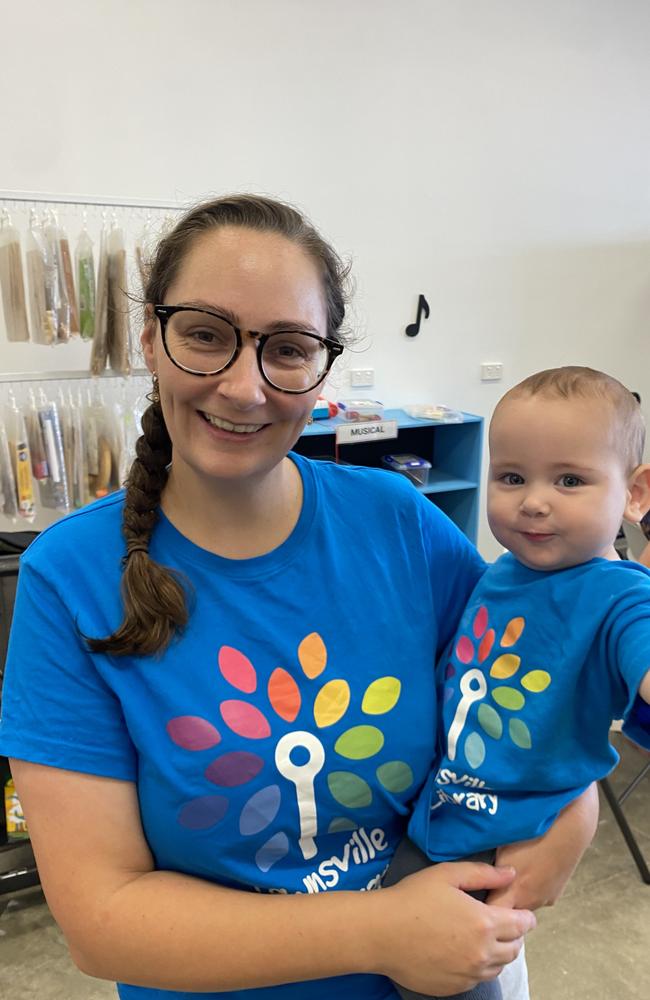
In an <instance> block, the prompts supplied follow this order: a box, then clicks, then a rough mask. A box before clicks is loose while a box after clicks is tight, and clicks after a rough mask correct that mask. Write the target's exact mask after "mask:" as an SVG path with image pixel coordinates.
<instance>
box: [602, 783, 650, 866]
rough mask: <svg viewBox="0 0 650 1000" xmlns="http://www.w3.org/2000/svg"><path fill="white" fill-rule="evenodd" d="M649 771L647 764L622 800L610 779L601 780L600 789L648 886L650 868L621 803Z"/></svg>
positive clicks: (625, 792) (622, 796) (624, 793)
mask: <svg viewBox="0 0 650 1000" xmlns="http://www.w3.org/2000/svg"><path fill="white" fill-rule="evenodd" d="M649 769H650V764H646V766H645V768H644V769H643V770H642V772H641V774H639V775H637V777H636V778H635V779H634V781H633V782H632V786H630V787H628V788H627V789H626V790H625V791H624V792H623V794H622V795H621V797H620V799H619V798H618V797H617V795H616V793H615V792H614V789H613V788H612V786H611V784H610V781H609V778H601V780H600V787H601V788H602V790H603V793H604V795H605V798H606V799H607V802H608V803H609V808H610V809H611V810H612V813H613V814H614V819H615V820H616V822H617V823H618V825H619V828H620V831H621V833H622V834H623V836H624V838H625V843H626V844H627V846H628V848H629V849H630V854H631V855H632V857H633V858H634V861H635V863H636V866H637V868H638V869H639V874H640V875H641V878H642V879H643V881H644V882H645V884H646V885H650V868H648V863H647V861H646V859H645V858H644V857H643V854H642V853H641V848H640V847H639V845H638V843H637V840H636V837H635V836H634V834H633V833H632V830H631V829H630V825H629V823H628V821H627V819H626V818H625V813H624V812H623V810H622V809H621V806H620V801H622V800H624V799H626V798H627V796H628V795H629V793H630V792H631V791H632V788H633V787H636V785H638V783H639V781H640V780H641V778H642V777H644V776H645V774H646V773H647V772H648V770H649Z"/></svg>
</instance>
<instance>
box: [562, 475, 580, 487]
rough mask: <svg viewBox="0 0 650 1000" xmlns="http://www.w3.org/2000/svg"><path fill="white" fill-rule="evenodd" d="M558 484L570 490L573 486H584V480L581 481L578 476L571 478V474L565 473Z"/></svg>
mask: <svg viewBox="0 0 650 1000" xmlns="http://www.w3.org/2000/svg"><path fill="white" fill-rule="evenodd" d="M560 483H561V485H562V486H566V487H567V488H568V489H572V488H574V487H575V486H584V479H581V478H580V476H573V475H571V473H567V474H566V475H565V476H562V477H561V479H560Z"/></svg>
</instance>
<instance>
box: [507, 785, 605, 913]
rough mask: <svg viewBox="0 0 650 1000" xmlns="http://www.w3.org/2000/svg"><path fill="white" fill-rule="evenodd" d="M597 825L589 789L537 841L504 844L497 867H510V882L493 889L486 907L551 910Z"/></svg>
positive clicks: (593, 793)
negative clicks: (548, 908) (541, 908)
mask: <svg viewBox="0 0 650 1000" xmlns="http://www.w3.org/2000/svg"><path fill="white" fill-rule="evenodd" d="M597 825H598V791H597V788H596V785H595V784H593V785H590V786H589V788H587V790H586V791H584V792H583V793H582V795H579V796H578V797H577V798H576V799H573V801H571V802H569V804H568V805H567V806H565V807H564V809H563V810H562V812H561V813H560V815H559V816H558V818H557V819H556V820H555V822H554V823H553V825H552V826H551V827H550V828H549V829H548V830H547V831H546V833H545V834H543V835H542V836H541V837H536V838H535V839H534V840H522V841H519V842H518V843H514V844H505V845H504V846H503V847H500V848H499V849H498V851H497V864H498V865H512V867H513V868H514V869H515V870H516V872H517V874H516V876H515V880H514V882H512V883H511V885H509V886H507V887H506V888H504V889H493V890H492V892H491V893H490V894H489V896H488V898H487V902H488V903H493V904H496V905H497V906H511V907H514V908H516V909H518V908H520V907H522V908H525V909H531V910H536V909H537V908H538V907H540V906H553V904H554V903H556V902H557V901H558V899H559V898H560V896H561V895H562V893H563V892H564V889H565V888H566V885H567V882H568V881H569V879H570V878H571V876H572V874H573V872H574V871H575V869H576V867H577V865H578V862H579V861H580V859H581V858H582V855H583V854H584V852H585V851H586V849H587V848H588V847H589V844H590V843H591V841H592V839H593V836H594V834H595V832H596V827H597Z"/></svg>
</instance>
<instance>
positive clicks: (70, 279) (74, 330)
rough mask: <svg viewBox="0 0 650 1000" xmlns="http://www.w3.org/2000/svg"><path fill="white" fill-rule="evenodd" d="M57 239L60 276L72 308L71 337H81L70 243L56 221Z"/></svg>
mask: <svg viewBox="0 0 650 1000" xmlns="http://www.w3.org/2000/svg"><path fill="white" fill-rule="evenodd" d="M56 229H57V237H58V241H59V261H60V270H59V275H60V278H61V282H62V284H63V287H64V289H65V298H66V299H67V301H68V306H69V308H70V336H78V335H79V310H78V309H77V293H76V291H75V287H74V274H73V271H72V257H71V255H70V242H69V240H68V237H67V234H66V232H65V230H64V229H63V227H62V226H60V225H59V223H58V220H57V221H56Z"/></svg>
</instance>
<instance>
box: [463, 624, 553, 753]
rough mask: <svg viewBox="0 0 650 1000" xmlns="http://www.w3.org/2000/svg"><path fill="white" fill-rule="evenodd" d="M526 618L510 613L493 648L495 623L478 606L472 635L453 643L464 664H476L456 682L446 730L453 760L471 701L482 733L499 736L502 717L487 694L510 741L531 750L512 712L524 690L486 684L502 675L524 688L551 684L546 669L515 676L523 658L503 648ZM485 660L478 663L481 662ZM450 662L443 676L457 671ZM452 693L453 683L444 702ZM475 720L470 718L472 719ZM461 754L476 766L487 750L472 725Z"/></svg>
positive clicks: (516, 709)
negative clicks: (454, 701) (456, 696)
mask: <svg viewBox="0 0 650 1000" xmlns="http://www.w3.org/2000/svg"><path fill="white" fill-rule="evenodd" d="M525 627H526V622H525V620H524V619H523V618H511V619H510V621H509V622H508V624H507V625H506V627H505V629H504V631H503V634H502V636H501V639H500V640H499V642H498V644H497V647H496V649H495V648H494V646H495V639H496V634H495V631H494V629H493V628H488V610H487V608H486V607H484V606H481V607H480V608H479V609H478V611H477V612H476V615H475V617H474V620H473V622H472V636H471V637H470V636H469V635H461V636H460V637H459V638H458V641H457V642H456V647H455V650H454V652H455V654H456V658H457V659H458V661H459V662H460V663H462V664H477V666H472V668H471V669H470V670H466V671H465V673H464V674H463V675H462V677H461V678H460V681H459V688H460V694H461V698H460V701H459V702H458V705H457V706H456V712H455V714H454V717H453V719H452V722H451V725H450V726H449V730H448V733H447V756H448V758H449V760H452V761H453V760H455V759H456V755H457V752H458V744H459V741H460V738H461V735H462V733H463V731H464V729H465V726H466V725H467V720H468V716H470V715H471V708H472V705H473V704H474V703H475V702H481V704H480V705H479V706H478V709H477V711H476V723H478V727H479V728H480V729H481V730H482V732H483V733H484V734H485V735H487V736H489V737H491V738H492V739H494V740H500V739H501V737H502V736H503V733H504V719H503V717H502V714H501V713H500V712H499V711H498V709H497V708H494V707H493V705H491V704H490V703H489V702H487V701H483V699H484V698H486V697H487V695H488V694H489V696H490V698H491V699H492V701H493V702H495V704H496V705H498V707H499V709H505V711H506V713H507V716H506V724H507V725H506V728H507V731H508V735H509V737H510V739H511V740H512V742H513V743H514V745H515V746H516V747H519V749H521V750H529V749H530V748H531V747H532V745H533V741H532V737H531V734H530V730H529V728H528V726H527V725H526V723H525V722H524V721H523V719H521V718H520V717H519V716H516V715H514V713H515V712H519V711H520V710H522V709H524V708H525V705H526V695H525V694H524V692H523V691H522V690H520V688H519V687H513V686H512V685H511V684H501V683H496V684H494V685H490V684H489V683H488V677H490V678H492V679H493V680H494V681H496V682H501V681H504V680H510V679H512V680H514V681H516V682H517V683H518V684H519V685H521V687H522V688H523V689H524V691H527V692H528V693H530V694H539V693H540V692H541V691H544V690H545V689H546V688H547V687H548V686H549V684H550V683H551V675H550V674H549V672H548V671H547V670H538V669H535V670H528V671H527V672H526V673H525V674H523V676H521V677H519V676H517V675H518V674H519V670H520V667H521V658H520V657H519V656H518V655H517V654H516V653H514V652H503V650H506V649H512V647H514V646H516V644H517V642H518V641H519V639H520V638H521V636H522V634H523V632H524V629H525ZM494 652H496V653H498V655H497V657H496V659H495V660H494V661H493V662H492V666H491V667H490V670H489V674H486V667H487V664H486V661H487V660H488V657H489V656H490V655H491V654H493V653H494ZM484 663H485V664H486V666H485V667H481V664H484ZM455 674H456V668H455V667H454V665H453V664H451V663H450V664H449V665H448V666H447V671H446V677H447V679H449V678H451V677H453V676H455ZM454 693H455V689H454V687H452V686H451V685H448V686H447V687H446V688H445V693H444V698H445V701H448V700H449V699H450V698H451V697H452V696H453V695H454ZM472 721H473V720H472ZM463 753H464V756H465V759H466V760H467V763H468V764H469V765H470V767H473V768H477V767H480V766H481V764H482V763H483V761H484V760H485V756H486V753H487V748H486V745H485V740H484V738H483V736H482V735H481V733H480V732H478V731H477V730H476V729H472V730H471V731H470V732H469V733H468V735H467V736H466V737H465V740H464V743H463Z"/></svg>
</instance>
